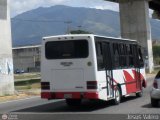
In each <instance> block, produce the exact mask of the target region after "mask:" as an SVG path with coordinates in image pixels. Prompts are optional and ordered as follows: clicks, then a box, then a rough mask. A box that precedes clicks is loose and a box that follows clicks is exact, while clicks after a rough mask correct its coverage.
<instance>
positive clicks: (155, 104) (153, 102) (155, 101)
mask: <svg viewBox="0 0 160 120" xmlns="http://www.w3.org/2000/svg"><path fill="white" fill-rule="evenodd" d="M158 103H159V100H157V99H153V98H151V105H152V107H158Z"/></svg>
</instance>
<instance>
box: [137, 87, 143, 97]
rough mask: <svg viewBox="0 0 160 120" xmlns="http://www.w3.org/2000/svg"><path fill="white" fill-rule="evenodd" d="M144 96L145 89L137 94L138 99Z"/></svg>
mask: <svg viewBox="0 0 160 120" xmlns="http://www.w3.org/2000/svg"><path fill="white" fill-rule="evenodd" d="M142 96H143V89H142V90H141V91H140V92H137V93H136V97H142Z"/></svg>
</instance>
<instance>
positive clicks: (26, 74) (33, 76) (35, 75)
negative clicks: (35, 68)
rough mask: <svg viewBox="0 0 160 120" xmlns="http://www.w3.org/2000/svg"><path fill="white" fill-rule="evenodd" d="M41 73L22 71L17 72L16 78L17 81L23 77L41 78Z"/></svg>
mask: <svg viewBox="0 0 160 120" xmlns="http://www.w3.org/2000/svg"><path fill="white" fill-rule="evenodd" d="M40 77H41V75H40V73H22V74H15V75H14V79H15V80H16V81H18V80H22V79H34V78H40Z"/></svg>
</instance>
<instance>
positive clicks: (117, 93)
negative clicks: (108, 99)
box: [113, 87, 121, 105]
mask: <svg viewBox="0 0 160 120" xmlns="http://www.w3.org/2000/svg"><path fill="white" fill-rule="evenodd" d="M120 101H121V92H120V89H119V87H116V89H115V98H114V100H113V104H114V105H118V104H119V103H120Z"/></svg>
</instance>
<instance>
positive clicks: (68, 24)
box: [64, 21, 72, 34]
mask: <svg viewBox="0 0 160 120" xmlns="http://www.w3.org/2000/svg"><path fill="white" fill-rule="evenodd" d="M64 23H65V24H67V30H66V33H67V34H70V24H71V23H72V21H65V22H64Z"/></svg>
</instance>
